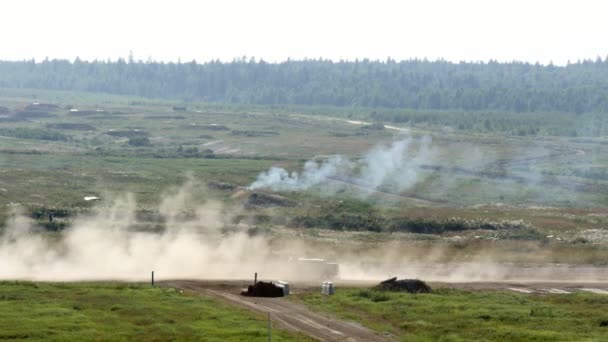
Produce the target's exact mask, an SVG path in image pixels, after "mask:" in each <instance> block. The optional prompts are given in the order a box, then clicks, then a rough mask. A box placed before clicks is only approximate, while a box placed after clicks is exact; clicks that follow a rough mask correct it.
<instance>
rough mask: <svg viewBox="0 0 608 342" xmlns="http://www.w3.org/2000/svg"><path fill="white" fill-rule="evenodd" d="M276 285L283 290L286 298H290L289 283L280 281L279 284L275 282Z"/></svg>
mask: <svg viewBox="0 0 608 342" xmlns="http://www.w3.org/2000/svg"><path fill="white" fill-rule="evenodd" d="M274 284H275V285H276V286H278V287H280V288H282V289H283V295H284V296H289V293H290V291H289V283H288V282H286V281H282V280H279V281H277V282H274Z"/></svg>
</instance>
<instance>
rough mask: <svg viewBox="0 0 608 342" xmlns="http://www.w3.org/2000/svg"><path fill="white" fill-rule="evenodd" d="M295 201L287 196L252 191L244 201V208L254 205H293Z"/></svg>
mask: <svg viewBox="0 0 608 342" xmlns="http://www.w3.org/2000/svg"><path fill="white" fill-rule="evenodd" d="M295 205H296V203H295V202H294V201H292V200H290V199H289V198H287V197H283V196H279V195H271V194H265V193H262V192H253V193H251V195H249V197H247V201H246V202H245V207H246V208H254V207H293V206H295Z"/></svg>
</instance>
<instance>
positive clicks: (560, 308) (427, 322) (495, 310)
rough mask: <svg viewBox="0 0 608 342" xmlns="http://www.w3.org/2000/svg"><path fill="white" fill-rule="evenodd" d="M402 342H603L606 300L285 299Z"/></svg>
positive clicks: (490, 296) (367, 294)
mask: <svg viewBox="0 0 608 342" xmlns="http://www.w3.org/2000/svg"><path fill="white" fill-rule="evenodd" d="M291 298H292V299H293V300H296V301H298V302H303V303H305V304H307V305H309V306H311V307H312V308H314V309H315V310H319V311H323V312H328V313H331V314H334V315H337V316H339V317H343V318H345V319H348V320H352V321H355V322H359V323H361V324H363V325H365V326H368V327H370V328H372V329H375V330H377V331H379V332H382V333H390V334H392V335H395V336H399V337H400V339H401V340H402V341H471V340H476V341H583V340H584V341H603V340H605V338H606V334H608V314H606V311H605V306H606V304H608V297H606V296H602V295H593V294H583V293H577V294H570V295H525V294H514V293H505V292H467V291H462V290H447V289H438V290H436V291H434V293H430V294H416V295H412V294H407V293H390V292H379V291H374V290H368V289H353V288H341V289H339V290H338V291H337V292H336V294H335V295H334V296H331V297H327V296H322V295H320V294H316V293H315V294H310V293H303V294H297V295H295V296H292V297H291Z"/></svg>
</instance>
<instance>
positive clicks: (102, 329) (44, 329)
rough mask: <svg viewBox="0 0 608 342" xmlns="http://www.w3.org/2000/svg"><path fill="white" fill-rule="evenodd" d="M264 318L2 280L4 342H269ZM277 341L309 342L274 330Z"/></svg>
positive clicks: (191, 302) (201, 302) (96, 287)
mask: <svg viewBox="0 0 608 342" xmlns="http://www.w3.org/2000/svg"><path fill="white" fill-rule="evenodd" d="M266 334H267V330H266V321H265V320H264V317H261V316H257V315H255V314H252V313H249V312H247V311H244V310H241V309H237V308H233V307H229V306H227V305H224V304H222V303H218V302H215V301H211V300H208V299H204V298H200V297H194V296H190V295H187V294H181V293H178V292H177V291H176V290H174V289H167V288H151V287H149V286H144V285H131V284H90V283H84V284H51V283H26V282H0V340H61V341H94V340H95V341H121V340H122V341H132V340H136V341H155V340H157V341H169V340H179V341H184V340H194V341H266V339H267V335H266ZM273 340H280V341H300V340H306V338H305V337H303V336H300V335H290V334H288V333H287V332H284V331H277V330H274V331H273Z"/></svg>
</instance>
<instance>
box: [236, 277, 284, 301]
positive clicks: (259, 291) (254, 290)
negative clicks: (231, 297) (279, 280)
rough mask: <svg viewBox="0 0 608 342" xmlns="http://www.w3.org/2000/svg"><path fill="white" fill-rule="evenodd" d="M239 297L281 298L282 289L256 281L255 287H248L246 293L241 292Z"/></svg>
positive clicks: (282, 294)
mask: <svg viewBox="0 0 608 342" xmlns="http://www.w3.org/2000/svg"><path fill="white" fill-rule="evenodd" d="M241 296H247V297H270V298H273V297H283V296H284V293H283V289H282V288H280V287H278V286H276V285H275V284H273V283H266V282H263V281H258V282H257V283H255V285H249V286H248V287H247V291H243V292H241Z"/></svg>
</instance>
